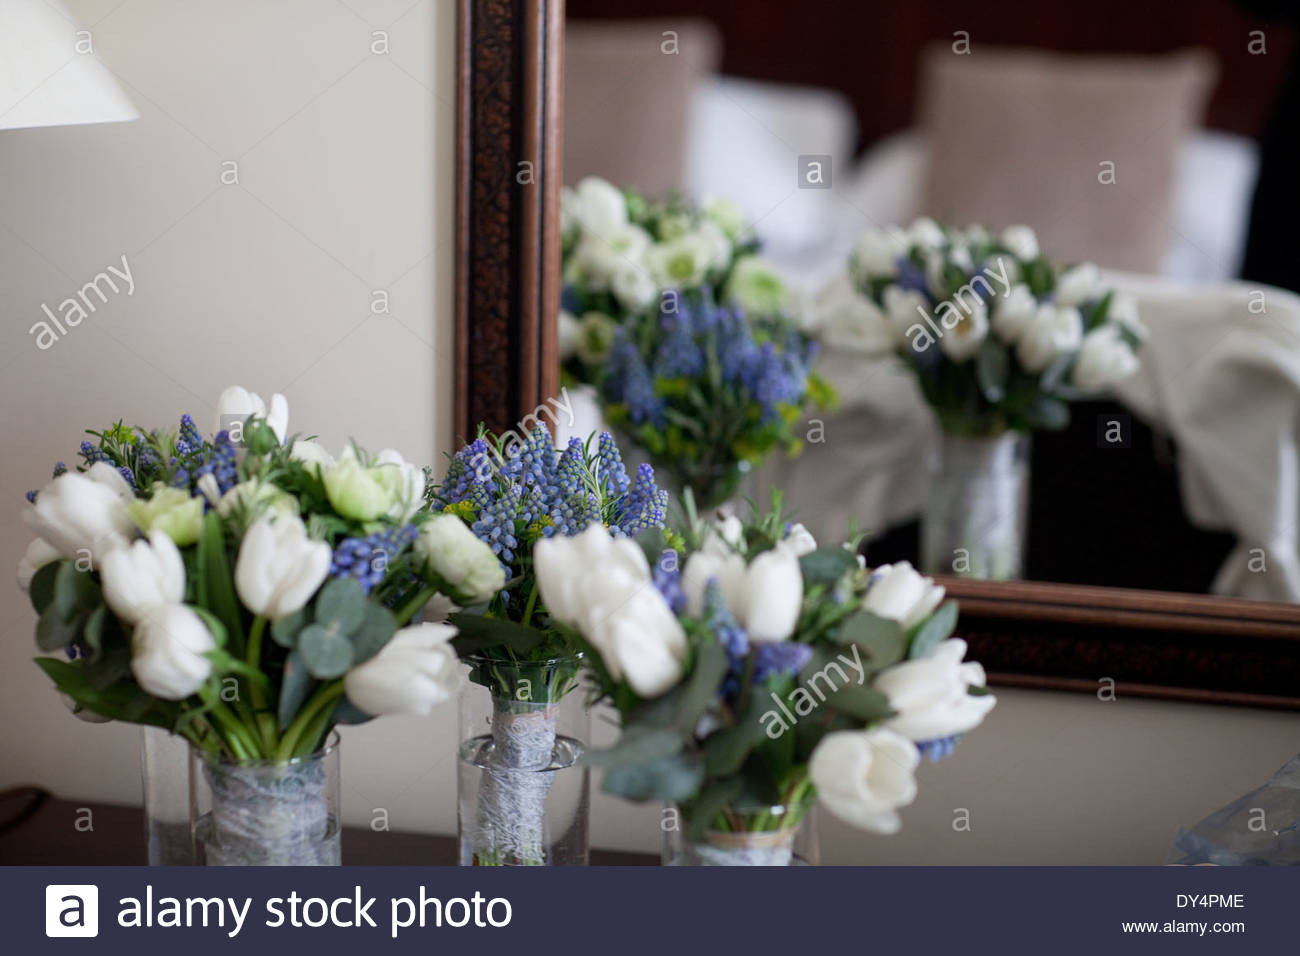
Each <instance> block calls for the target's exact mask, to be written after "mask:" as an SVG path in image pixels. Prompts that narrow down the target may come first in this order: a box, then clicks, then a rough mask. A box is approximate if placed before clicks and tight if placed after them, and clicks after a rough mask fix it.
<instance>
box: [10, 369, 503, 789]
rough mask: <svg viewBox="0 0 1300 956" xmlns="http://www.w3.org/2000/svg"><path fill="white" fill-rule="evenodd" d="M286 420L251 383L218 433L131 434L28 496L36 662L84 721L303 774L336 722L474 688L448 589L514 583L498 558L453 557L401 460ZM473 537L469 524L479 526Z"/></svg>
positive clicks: (25, 567) (224, 405) (470, 551)
mask: <svg viewBox="0 0 1300 956" xmlns="http://www.w3.org/2000/svg"><path fill="white" fill-rule="evenodd" d="M287 418H288V410H287V407H286V405H285V402H284V400H283V398H282V397H281V396H278V395H277V396H275V398H274V399H273V401H272V403H271V407H270V410H269V411H268V410H267V408H266V406H265V405H264V404H263V403H262V401H261V400H260V399H259V398H258V397H257V396H255V395H251V394H250V393H248V392H245V391H244V390H243V389H240V388H232V389H228V390H227V391H226V393H225V394H223V396H222V399H221V402H220V411H219V414H218V418H217V424H216V428H215V434H214V435H212V436H211V437H204V436H203V435H202V434H201V433H200V431H199V429H198V428H197V426H196V425H195V424H194V422H193V420H192V419H191V418H190V417H189V416H188V415H187V416H184V417H183V418H182V419H181V426H180V429H179V431H175V432H173V431H165V430H146V429H143V428H138V427H128V426H124V425H123V424H121V423H120V422H119V423H118V424H116V425H114V426H112V427H111V428H109V429H106V430H105V431H103V432H91V433H89V434H91V435H92V437H93V438H94V439H97V440H94V441H91V440H88V441H85V442H83V443H82V446H81V453H80V458H81V461H80V464H78V465H77V466H76V467H75V468H74V469H68V468H66V467H65V466H64V465H63V464H62V463H60V464H59V465H58V466H57V467H56V469H55V476H54V478H53V479H52V480H51V481H50V482H49V483H48V484H47V485H46V486H45V487H44V488H42V489H40V490H39V491H36V492H32V493H30V494H29V496H28V497H29V499H30V501H31V506H30V507H29V508H28V509H27V510H26V512H25V514H24V516H23V517H24V520H25V521H26V522H27V524H28V525H29V526H30V527H31V529H32V530H33V531H34V532H35V533H36V534H37V535H39V537H38V538H37V540H36V541H34V542H33V543H32V546H31V547H30V548H29V549H28V553H27V556H26V557H25V558H24V559H23V561H22V562H21V564H20V572H19V576H20V583H21V584H23V585H24V586H25V587H26V588H27V589H28V591H29V595H30V598H31V602H32V605H33V606H34V607H35V609H36V611H37V613H38V614H39V615H40V620H39V623H38V624H37V627H36V640H37V644H38V645H39V647H40V649H41V650H42V651H44V652H46V653H47V654H51V655H58V656H48V657H40V658H37V664H39V665H40V667H41V669H42V670H43V671H44V672H45V673H46V674H47V675H48V676H49V677H50V678H51V680H53V681H54V684H55V686H56V687H57V688H58V690H59V692H60V693H61V694H63V695H64V698H65V699H66V700H67V701H68V702H69V704H70V706H72V707H73V708H74V710H75V712H76V713H77V714H79V715H80V716H83V717H85V718H87V719H90V720H105V719H112V720H124V721H129V722H133V723H140V724H150V725H155V726H158V727H163V728H166V729H168V730H170V731H172V732H174V733H176V734H179V735H181V736H183V737H184V738H185V739H186V740H188V741H189V742H190V743H191V744H192V745H193V746H194V747H195V748H197V749H198V750H199V751H201V752H203V753H204V754H205V755H207V756H209V757H210V758H212V759H214V760H219V761H225V762H229V763H241V762H242V763H248V762H255V761H270V762H273V763H286V762H289V761H291V760H293V759H295V758H301V757H304V756H305V755H309V754H312V753H313V752H315V751H316V750H317V749H318V748H319V747H321V745H322V742H323V741H324V740H325V739H326V737H327V736H328V734H329V732H330V729H331V728H332V727H333V726H334V725H335V724H336V723H338V722H357V721H360V720H364V719H366V718H368V717H371V716H375V715H379V714H388V713H413V714H424V713H428V712H429V710H430V709H431V708H432V707H433V706H434V705H435V704H438V703H440V702H441V701H443V700H446V699H447V698H448V697H450V696H452V695H453V694H454V693H455V692H456V690H457V688H458V686H459V683H460V676H459V672H458V669H457V662H456V655H455V653H454V651H453V650H452V647H451V645H450V643H449V642H450V639H451V637H452V636H453V635H454V634H455V629H454V628H453V627H451V626H450V625H446V624H440V625H433V624H418V623H412V621H413V620H414V619H415V617H416V615H417V614H418V613H419V612H420V611H421V609H422V608H423V606H424V605H425V604H426V603H427V602H428V601H429V600H430V598H432V597H433V596H434V595H435V594H437V593H441V594H443V595H445V596H446V597H447V598H448V599H450V600H454V601H457V602H460V603H462V604H472V603H475V602H477V601H482V600H485V599H486V598H487V597H489V596H490V595H491V594H493V593H495V592H496V591H497V590H498V589H499V588H500V587H501V585H502V584H503V583H504V580H505V578H504V575H503V573H502V572H501V569H500V566H499V564H498V562H497V561H496V559H495V557H494V556H493V555H492V552H491V550H490V549H489V548H488V547H487V546H486V545H482V544H481V543H479V542H478V541H476V540H474V539H473V536H472V535H469V534H468V531H467V530H466V531H465V535H466V536H467V537H469V539H470V544H472V545H473V547H461V548H460V549H459V550H458V551H457V552H456V554H455V555H454V556H453V555H451V554H449V553H448V550H447V549H446V548H445V547H444V545H443V542H444V541H445V539H446V537H447V535H446V530H445V527H444V526H445V524H446V523H447V522H454V523H456V524H460V519H459V518H456V517H453V516H449V515H441V516H436V517H435V516H434V515H432V514H431V513H430V512H428V511H427V510H425V509H424V508H423V505H424V497H423V496H424V489H425V480H426V479H425V474H424V471H423V470H422V469H420V468H417V467H415V466H413V465H410V464H407V463H406V462H405V461H403V460H402V458H401V456H400V455H398V454H397V453H396V452H393V451H384V452H381V453H380V454H379V455H376V456H371V455H368V454H366V453H365V452H363V451H361V450H360V449H357V448H354V447H349V448H348V449H346V450H345V451H344V453H343V454H342V456H341V457H339V458H338V459H337V460H335V459H334V458H333V457H332V456H330V455H329V454H327V453H326V452H325V451H324V450H323V449H322V448H321V447H320V446H318V445H316V444H315V443H314V442H310V441H301V440H295V439H292V438H288V437H287V435H286V429H287ZM462 529H463V525H462Z"/></svg>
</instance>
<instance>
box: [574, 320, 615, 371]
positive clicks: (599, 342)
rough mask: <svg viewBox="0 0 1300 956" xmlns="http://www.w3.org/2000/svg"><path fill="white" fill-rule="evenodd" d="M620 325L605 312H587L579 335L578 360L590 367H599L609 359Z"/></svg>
mask: <svg viewBox="0 0 1300 956" xmlns="http://www.w3.org/2000/svg"><path fill="white" fill-rule="evenodd" d="M617 331H618V323H617V322H615V321H614V320H613V319H611V318H610V317H609V316H608V315H605V313H603V312H587V313H584V314H583V316H582V327H581V330H580V334H579V335H578V347H577V352H578V358H580V359H582V361H584V362H586V363H587V364H588V365H599V364H601V363H602V362H604V361H605V359H607V358H609V350H610V349H611V348H612V347H613V345H614V334H615V333H616V332H617Z"/></svg>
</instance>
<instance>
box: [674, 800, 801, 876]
mask: <svg viewBox="0 0 1300 956" xmlns="http://www.w3.org/2000/svg"><path fill="white" fill-rule="evenodd" d="M813 803H814V801H812V800H810V799H806V798H805V799H804V800H801V801H800V802H798V803H796V804H793V805H791V806H773V807H759V808H752V809H744V810H736V809H732V808H727V809H725V810H723V811H722V812H721V813H719V814H718V816H717V817H715V818H714V820H713V821H712V824H711V825H710V827H709V828H707V829H705V830H704V831H703V833H702V834H701V835H699V836H698V837H692V836H691V835H690V833H691V821H690V820H689V818H688V817H687V816H685V815H684V814H683V812H682V811H681V810H680V809H679V808H678V807H673V806H669V807H665V808H664V821H663V831H664V832H663V848H662V855H661V862H662V864H663V865H664V866H816V865H817V864H818V862H819V860H820V850H819V847H818V844H817V820H816V811H815V808H814V806H813ZM722 826H725V829H723V828H722Z"/></svg>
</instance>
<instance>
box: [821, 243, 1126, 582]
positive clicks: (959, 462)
mask: <svg viewBox="0 0 1300 956" xmlns="http://www.w3.org/2000/svg"><path fill="white" fill-rule="evenodd" d="M815 313H816V314H815V318H814V324H816V325H817V326H819V327H820V329H821V331H822V334H823V337H824V339H825V341H826V342H827V343H828V344H829V345H831V346H832V347H836V348H840V349H845V350H849V351H857V352H862V353H866V354H868V355H882V354H889V353H894V354H896V355H898V356H899V357H900V358H901V359H902V360H903V361H904V362H905V363H906V364H907V366H908V367H909V368H911V369H912V371H913V373H914V374H915V376H916V381H917V384H918V385H919V387H920V390H921V394H922V395H923V396H924V397H925V400H926V401H927V403H928V404H929V405H930V407H931V408H932V409H933V410H934V414H935V417H936V418H937V419H938V422H939V425H940V427H941V429H942V433H943V434H942V440H941V442H940V446H939V448H938V449H937V451H936V453H935V455H934V459H933V469H932V470H933V479H934V480H933V484H932V487H931V490H930V495H929V497H928V499H927V504H926V511H925V514H924V516H923V522H922V534H921V562H922V566H923V567H924V568H925V570H926V571H929V572H934V573H938V572H950V573H956V574H961V575H966V576H970V577H980V578H996V579H1006V578H1015V577H1019V576H1020V573H1021V568H1022V564H1023V547H1024V540H1025V523H1026V516H1027V511H1028V483H1029V482H1028V461H1029V449H1028V433H1030V432H1033V431H1036V430H1039V429H1060V428H1064V427H1065V426H1066V425H1067V424H1068V423H1069V418H1070V411H1069V402H1070V401H1072V400H1076V399H1080V398H1085V397H1090V396H1093V395H1097V394H1099V393H1102V392H1104V391H1106V390H1107V389H1109V388H1110V387H1112V386H1113V385H1115V384H1116V383H1118V382H1119V381H1121V380H1122V379H1124V378H1126V377H1127V376H1129V375H1131V374H1133V373H1134V372H1135V371H1136V370H1137V368H1138V358H1137V350H1138V347H1139V346H1140V344H1141V342H1142V339H1143V338H1144V336H1145V334H1146V332H1145V329H1144V327H1143V326H1142V324H1141V322H1140V320H1139V318H1138V314H1137V306H1136V303H1135V302H1134V300H1133V299H1132V298H1131V297H1129V296H1126V295H1124V294H1122V293H1119V292H1117V291H1115V290H1114V289H1108V288H1106V287H1105V286H1104V284H1103V282H1102V278H1101V274H1100V272H1099V271H1098V269H1097V267H1096V266H1094V265H1091V264H1087V263H1085V264H1083V265H1076V266H1072V267H1069V268H1061V267H1058V266H1055V265H1053V264H1052V263H1051V262H1049V261H1048V260H1047V259H1046V258H1045V257H1044V256H1043V255H1042V253H1041V252H1040V251H1039V248H1038V240H1037V237H1036V236H1035V235H1034V233H1033V231H1032V230H1031V229H1029V228H1028V227H1025V226H1013V227H1010V228H1008V229H1005V230H1003V232H1002V233H1001V234H1000V235H998V236H993V235H991V234H990V233H989V232H988V231H986V230H985V229H982V228H980V227H978V226H972V227H970V228H968V229H965V230H958V229H950V228H945V227H941V226H939V225H937V224H936V223H934V222H932V221H931V220H929V219H918V220H917V221H916V222H914V223H913V224H912V225H911V226H909V227H908V228H907V229H905V230H904V229H899V228H888V229H873V230H870V231H868V232H867V233H865V234H864V235H863V236H862V238H861V239H860V240H859V242H858V244H857V247H856V248H855V250H854V252H853V255H852V257H851V259H850V262H849V268H848V274H847V275H846V276H845V277H844V278H842V279H841V280H839V281H838V282H836V283H835V284H833V285H832V286H831V287H830V288H829V289H827V290H826V291H825V292H824V293H823V294H822V296H821V298H820V302H819V305H818V307H817V309H816V310H815Z"/></svg>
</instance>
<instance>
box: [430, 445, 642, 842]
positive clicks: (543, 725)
mask: <svg viewBox="0 0 1300 956" xmlns="http://www.w3.org/2000/svg"><path fill="white" fill-rule="evenodd" d="M430 500H431V503H432V506H433V509H434V510H435V511H441V512H443V513H445V514H446V515H448V516H449V517H448V518H447V519H446V520H450V521H457V522H458V523H459V519H463V520H464V521H465V523H466V524H468V525H469V526H470V528H471V529H472V533H473V536H476V537H477V540H478V541H482V542H483V543H486V544H487V545H488V546H490V547H491V549H492V551H493V552H494V554H495V555H496V560H497V562H498V563H499V565H500V567H501V569H502V571H503V576H504V579H505V585H504V587H498V589H497V590H496V592H495V593H493V594H491V595H490V598H489V599H488V600H485V601H482V602H480V603H479V604H478V605H477V606H474V607H470V608H468V609H467V610H465V611H463V612H461V613H458V614H455V615H453V617H452V621H453V622H454V623H455V624H456V625H457V627H458V628H459V631H460V633H459V636H458V637H457V638H456V640H455V646H456V649H457V651H458V652H459V653H460V654H461V657H462V659H463V660H464V661H465V662H466V663H468V664H469V666H470V680H471V682H472V684H471V687H470V688H469V690H468V691H467V694H466V699H465V700H463V701H462V715H461V716H462V737H463V740H462V743H461V747H460V754H459V756H460V761H459V764H458V774H459V783H460V791H461V792H460V840H461V862H462V863H465V864H474V865H480V866H482V865H520V866H531V865H541V864H559V863H583V862H586V852H587V844H586V820H585V814H586V799H587V798H586V770H585V767H582V766H580V765H579V758H580V757H581V756H582V753H583V749H584V746H585V743H584V739H583V738H585V726H584V725H585V721H586V716H585V715H586V708H585V704H584V702H583V701H582V700H581V699H580V697H581V695H580V694H576V693H573V691H574V690H575V689H576V688H577V674H578V670H579V668H580V666H581V661H582V656H581V649H580V648H579V647H578V646H577V645H576V644H575V643H574V641H572V640H571V638H570V637H569V636H568V635H566V634H564V633H561V632H559V631H557V630H556V629H554V628H553V626H552V623H553V622H552V618H551V615H550V612H549V610H548V608H547V605H546V603H545V601H544V599H543V595H542V594H541V591H540V588H539V583H538V574H537V571H536V568H535V565H534V549H535V548H536V547H537V546H538V545H539V543H540V542H543V541H545V540H548V539H551V538H557V539H558V538H568V537H570V536H573V535H577V534H579V533H581V532H582V531H584V530H585V529H587V528H588V527H593V526H596V527H600V528H601V529H602V530H604V529H608V532H607V533H608V534H610V535H613V536H615V537H618V538H620V539H625V538H626V537H627V536H629V535H637V534H639V533H641V532H643V531H646V530H649V529H658V528H660V527H662V525H663V521H664V511H665V509H666V507H667V503H668V502H667V493H666V492H664V491H661V490H660V489H659V488H658V487H657V485H656V484H655V475H654V469H653V468H652V467H651V466H650V465H648V464H646V465H642V466H641V467H640V468H638V469H637V472H636V475H635V477H633V476H631V475H629V474H628V473H627V470H626V468H625V467H624V465H623V460H622V456H621V454H620V453H619V449H618V447H617V445H616V444H615V442H614V440H613V438H612V437H611V436H610V435H609V434H608V433H604V434H601V435H600V436H599V438H595V439H594V440H591V441H588V442H587V443H585V444H584V443H583V442H582V441H581V440H579V439H577V438H572V439H570V441H569V443H568V445H567V447H566V448H565V449H564V451H563V452H557V450H556V449H555V447H554V445H553V444H552V440H551V435H550V433H549V432H548V431H547V429H546V427H545V426H544V425H541V424H538V425H535V426H534V427H533V429H532V431H531V432H529V433H528V434H527V435H526V436H523V435H515V434H514V433H508V434H507V435H506V436H501V437H492V436H489V435H486V434H481V435H480V436H479V437H478V438H477V439H476V440H475V441H473V442H471V443H470V444H469V445H466V446H465V447H464V448H462V449H461V450H460V451H459V452H457V453H456V455H455V456H454V457H453V458H452V460H451V463H450V465H449V467H448V469H447V474H446V476H445V477H444V478H443V480H442V481H441V482H440V483H438V484H437V485H436V486H434V487H433V488H432V489H431V491H430ZM475 543H477V541H476V542H475ZM567 584H568V585H569V586H571V587H576V588H589V587H592V586H593V584H592V582H590V581H588V580H586V579H585V578H584V577H582V576H581V575H580V574H579V573H578V572H577V571H574V572H573V574H572V576H571V577H570V579H569V580H568V582H567ZM478 687H482V688H484V690H485V692H483V691H477V690H476V688H478ZM566 710H568V711H576V714H574V713H566ZM566 723H567V724H568V726H565V725H566ZM574 780H577V781H578V782H577V783H573V782H572V781H574ZM555 790H560V791H561V793H560V794H559V795H558V796H557V795H555V794H554V792H553V791H555ZM564 801H568V805H567V806H561V805H559V804H560V803H561V802H564Z"/></svg>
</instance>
